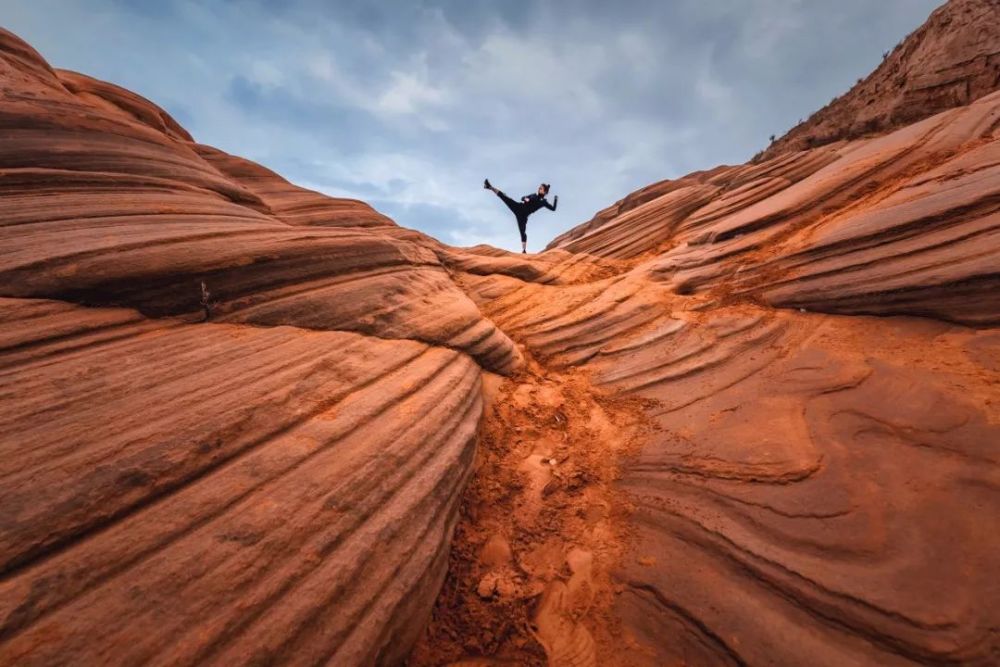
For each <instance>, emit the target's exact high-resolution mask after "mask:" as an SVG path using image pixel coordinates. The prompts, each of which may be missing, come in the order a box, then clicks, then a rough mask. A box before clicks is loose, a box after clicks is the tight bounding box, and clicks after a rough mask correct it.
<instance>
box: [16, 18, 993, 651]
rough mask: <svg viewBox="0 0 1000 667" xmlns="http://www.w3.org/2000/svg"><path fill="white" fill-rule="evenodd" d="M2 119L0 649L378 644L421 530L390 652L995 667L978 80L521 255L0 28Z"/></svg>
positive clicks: (982, 117)
mask: <svg viewBox="0 0 1000 667" xmlns="http://www.w3.org/2000/svg"><path fill="white" fill-rule="evenodd" d="M974 4H975V3H971V2H956V3H954V5H955V6H956V7H964V6H970V7H971V6H973V5H974ZM976 6H986V7H991V6H992V5H990V4H989V3H986V4H984V3H982V2H980V3H978V5H976ZM984 25H985V27H984V28H983V34H984V37H983V40H985V42H989V40H991V39H993V37H992V35H993V34H994V33H995V31H996V28H997V26H1000V22H994V23H991V24H984ZM991 28H992V31H993V32H990V29H991ZM935 30H940V28H937V29H935ZM987 33H988V34H987ZM921 34H924V33H921ZM935 34H936V33H935V32H934V31H932V32H931V33H930V35H929V36H928V35H924V37H923V38H922V39H924V41H925V42H926V43H928V44H932V43H935V42H934V39H936V38H935V37H934V35H935ZM904 50H905V49H904ZM0 134H2V137H3V141H2V142H0V240H2V247H3V249H4V250H3V253H2V254H0V321H2V322H3V327H2V328H0V395H2V396H3V400H2V403H0V405H2V412H0V426H2V427H3V428H2V430H0V434H2V435H0V507H3V510H4V511H3V512H2V514H0V663H3V664H29V665H30V664H39V665H42V664H44V665H49V664H105V663H109V662H113V663H126V664H220V665H230V664H258V663H261V664H262V663H277V662H280V663H288V664H320V663H327V664H338V665H340V664H345V665H352V664H394V663H399V662H400V661H402V660H403V659H404V658H405V657H406V655H407V652H408V650H409V648H410V646H411V645H413V643H414V641H415V640H416V639H417V636H418V635H419V634H420V633H421V630H422V628H423V627H424V626H425V624H426V621H427V619H428V617H429V615H430V610H431V608H432V605H433V603H434V598H435V596H436V595H437V592H438V591H439V590H440V588H441V583H442V581H443V580H444V577H445V571H446V569H447V566H448V558H449V553H448V548H449V544H450V540H451V536H452V532H453V529H454V528H455V525H456V521H458V520H459V517H461V520H462V521H463V522H464V523H463V524H462V530H461V531H460V533H459V534H460V535H461V536H462V538H461V540H460V549H459V550H458V553H457V554H455V555H453V556H452V558H457V559H458V560H457V561H453V563H452V566H453V567H452V573H453V579H452V580H451V581H449V583H448V585H447V586H446V587H445V590H446V591H449V592H450V594H451V595H452V597H450V598H448V599H455V600H462V599H465V600H470V599H474V600H475V607H469V609H474V614H473V615H472V616H470V617H469V618H463V617H462V613H463V612H462V609H461V608H459V609H447V610H445V611H447V613H446V614H441V613H437V612H435V614H434V616H433V618H434V621H433V623H432V625H431V630H432V631H431V632H429V633H428V634H425V635H424V641H423V642H422V643H421V644H420V645H419V649H418V652H417V653H416V654H414V658H413V659H414V660H416V661H417V662H416V664H434V660H435V656H436V655H438V654H437V653H435V650H436V647H435V646H433V645H428V637H431V638H433V637H443V638H446V639H445V640H442V641H445V642H446V643H447V645H448V651H449V652H450V653H449V655H451V657H453V658H459V657H466V658H470V659H473V658H474V659H480V658H482V657H483V655H482V654H483V653H489V654H490V656H489V657H495V658H498V659H504V658H516V657H518V656H526V657H527V659H529V664H530V663H531V662H532V661H538V660H540V659H541V658H540V656H542V655H543V654H545V652H546V651H547V655H548V659H549V660H550V661H551V662H553V663H560V664H579V665H587V664H597V663H599V662H600V663H614V662H616V661H617V662H621V663H622V664H649V665H662V664H677V663H683V664H698V665H702V664H704V665H717V664H719V665H721V664H737V665H739V664H787V665H799V664H810V665H813V664H815V665H847V664H859V665H861V664H887V665H892V664H972V665H988V664H996V663H997V662H998V661H1000V644H998V640H997V628H1000V616H998V613H1000V612H998V605H997V604H996V600H998V599H1000V588H998V583H997V581H996V578H995V577H994V576H993V574H994V573H995V572H996V571H998V569H1000V556H998V554H1000V541H998V536H997V534H996V531H995V530H992V526H993V524H994V523H995V518H996V516H997V515H998V514H1000V465H998V464H1000V461H998V451H997V443H998V442H1000V412H998V406H1000V330H998V329H997V325H998V324H1000V302H998V300H997V293H998V292H997V287H998V276H1000V273H998V272H1000V269H998V267H1000V238H998V215H1000V208H998V207H1000V170H998V165H1000V153H998V152H997V150H998V146H1000V96H998V94H997V93H993V94H986V95H984V96H981V97H979V99H978V100H977V101H975V102H974V103H971V104H967V105H965V106H961V107H959V108H955V109H950V110H947V111H944V112H942V113H939V114H937V115H934V116H931V117H927V118H925V119H924V120H922V121H920V122H918V123H914V124H911V125H908V126H905V127H901V128H899V129H896V130H895V131H894V132H892V133H891V134H885V135H883V136H880V137H869V138H864V139H858V140H854V141H850V142H845V141H838V142H834V143H831V144H829V145H826V146H823V147H819V148H813V149H809V150H804V151H798V152H789V153H786V154H781V155H778V156H776V157H774V159H769V160H764V161H760V162H757V163H752V164H747V165H743V166H738V167H720V168H717V169H714V170H711V171H707V172H701V173H698V174H692V175H691V176H688V177H685V178H683V179H678V180H674V181H662V182H660V183H656V184H653V185H651V186H649V187H647V188H644V189H642V190H640V191H638V192H636V193H633V194H632V195H629V196H628V197H626V198H624V199H623V200H622V201H621V202H618V203H617V204H615V205H613V206H611V207H609V208H607V209H605V210H604V211H601V212H600V213H598V215H597V216H595V218H594V219H593V220H591V221H590V222H588V223H586V224H584V225H581V226H580V227H578V228H576V229H574V230H571V231H569V232H567V233H566V234H565V235H563V236H562V237H560V238H559V239H557V240H556V241H555V245H556V246H557V247H556V248H555V249H552V250H550V251H548V252H546V253H543V254H541V255H538V256H527V257H526V256H522V255H511V254H510V253H506V252H503V251H499V250H496V249H491V248H485V247H477V248H470V249H456V248H449V247H446V246H444V245H442V244H440V243H438V242H436V241H433V240H432V239H428V238H427V237H424V236H423V235H421V234H419V233H417V232H413V231H411V230H406V229H402V228H399V227H397V226H395V225H394V224H393V223H392V222H391V221H389V220H387V219H386V218H384V217H383V216H381V215H379V214H378V213H376V212H374V211H373V210H372V209H370V208H369V207H367V206H366V205H364V204H362V203H360V202H352V201H345V200H334V199H330V198H326V197H324V196H322V195H320V194H318V193H313V192H309V191H306V190H302V189H301V188H297V187H296V186H294V185H291V184H290V183H287V181H285V180H284V179H282V178H281V177H280V176H277V175H276V174H274V173H272V172H270V171H268V170H266V169H264V168H262V167H260V166H258V165H254V164H253V163H250V162H248V161H246V160H243V159H241V158H237V157H234V156H230V155H227V154H225V153H222V152H220V151H217V150H215V149H213V148H210V147H207V146H203V145H200V144H196V143H194V142H193V141H192V140H191V137H190V136H189V135H187V133H186V132H185V131H184V130H183V128H180V127H179V126H178V125H177V124H176V123H175V122H174V121H173V120H172V119H170V117H169V116H168V115H167V114H166V113H165V112H164V111H163V110H162V109H159V108H158V107H156V106H155V105H153V104H152V103H150V102H148V101H146V100H144V99H142V98H140V97H138V96H136V95H134V94H132V93H129V92H128V91H123V90H121V89H119V88H117V87H115V86H112V85H110V84H105V83H102V82H98V81H94V80H92V79H89V78H87V77H84V76H82V75H78V74H74V73H68V72H57V71H54V70H52V69H51V68H50V67H49V66H48V65H47V64H46V63H45V61H44V60H43V59H42V58H41V57H40V56H39V55H38V54H37V53H35V52H34V51H33V50H32V49H31V48H30V47H28V46H27V45H26V44H24V43H23V42H21V41H20V40H18V39H17V38H16V37H14V36H13V35H10V34H9V33H5V32H0ZM202 283H204V284H205V285H206V287H207V289H208V290H209V291H210V292H211V296H210V297H209V299H208V301H207V303H202V301H203V298H202V291H201V285H202ZM206 309H207V311H208V312H209V314H210V316H211V317H210V321H208V322H204V321H201V320H202V319H204V317H205V316H204V314H203V310H206ZM802 311H809V312H802ZM871 315H882V316H888V315H892V316H893V317H872V316H871ZM514 341H517V344H515V342H514ZM519 346H523V347H524V348H525V349H527V350H528V351H529V352H530V355H529V356H530V357H531V358H532V359H533V361H532V362H531V364H530V365H529V366H528V367H527V369H526V370H525V369H524V367H523V360H522V355H521V352H519V350H518V348H519ZM483 371H492V372H499V373H503V374H508V375H510V376H511V378H510V379H509V380H507V381H506V382H505V383H504V384H503V385H502V388H501V389H500V391H499V394H498V395H499V396H501V397H502V398H503V399H505V400H506V402H505V403H503V404H502V405H499V406H498V407H496V408H495V409H491V411H490V412H489V415H491V416H490V417H489V419H493V420H496V419H502V422H503V423H497V422H496V421H493V422H489V423H488V424H487V426H486V428H485V430H484V432H485V433H486V434H487V435H488V436H489V437H487V438H485V439H483V440H482V442H481V444H482V445H483V446H484V451H483V452H482V457H481V458H482V460H483V461H484V462H485V463H483V464H482V465H483V467H481V468H480V471H484V470H485V471H490V470H493V471H496V472H497V474H498V475H499V476H500V478H499V479H484V478H482V477H477V479H476V482H475V484H473V487H472V488H473V490H474V491H475V492H476V493H474V494H473V495H472V496H466V497H465V500H464V501H463V500H462V489H463V487H464V484H465V481H466V480H467V479H468V477H469V475H470V474H471V473H472V470H473V458H474V457H473V454H474V447H475V443H476V440H477V434H478V433H479V430H478V429H479V428H480V420H481V416H482V413H483V400H482V398H481V392H480V386H481V383H482V382H481V380H482V378H483V377H487V378H490V380H489V383H492V382H493V376H492V375H491V374H489V373H486V374H484V373H483ZM591 404H593V405H597V406H605V407H604V408H602V409H601V410H598V409H591V407H590V406H591ZM616 419H617V420H618V421H619V422H620V423H615V420H616ZM623 433H628V434H630V435H629V436H628V439H629V442H628V443H627V446H625V444H626V443H623V442H619V440H623V439H625V436H622V435H621V434H623ZM539 434H541V435H539ZM616 434H618V435H616ZM583 439H585V440H586V442H582V440H583ZM605 441H607V447H602V446H601V445H602V443H603V442H605ZM626 452H629V453H631V454H628V455H626ZM522 457H526V458H524V460H523V461H520V462H518V460H519V459H520V458H522ZM615 479H618V480H619V483H618V484H617V485H616V484H614V483H613V482H614V480H615ZM505 485H506V486H505ZM507 487H509V488H507ZM476 494H478V495H476ZM477 498H478V499H480V501H482V502H480V504H479V505H478V506H477V504H476V499H477ZM626 498H627V499H626ZM463 502H464V504H463ZM484 502H488V503H489V507H483V506H482V505H483V503H484ZM460 508H461V511H460ZM630 509H631V510H632V512H631V514H630V515H628V510H630ZM626 515H627V519H626V518H624V517H626ZM536 519H537V521H536ZM477 521H487V522H489V521H492V524H491V525H480V524H477ZM581 545H583V547H581ZM462 559H467V560H462ZM615 564H616V565H615ZM612 566H615V569H614V570H613V571H612V569H611V567H612ZM491 568H492V569H491ZM484 572H486V574H487V576H485V577H484V576H483V573H484ZM462 573H472V574H470V575H469V576H472V575H473V574H474V575H476V578H474V579H469V580H466V579H464V578H462V577H464V576H466V575H465V574H462ZM501 575H502V576H501ZM455 577H457V579H456V578H455ZM539 595H541V598H539V597H538V596H539ZM511 596H513V597H511ZM518 596H520V597H518ZM515 598H516V599H515ZM539 599H540V600H542V604H540V605H534V602H533V601H536V600H539ZM445 602H447V600H446V601H445ZM497 605H500V606H497ZM504 605H509V606H504ZM533 605H534V606H533ZM498 609H500V610H501V611H502V612H503V613H497V610H498ZM507 609H511V610H513V611H514V612H516V614H515V620H516V623H512V622H511V620H510V619H511V616H510V615H509V614H507V613H506V610H507ZM438 611H441V609H440V607H439V608H438ZM532 613H534V614H535V616H534V617H533V618H531V614H532ZM479 619H485V620H484V621H483V623H479V622H478V621H479ZM489 619H492V620H489ZM505 619H506V620H505ZM494 624H495V625H494ZM455 628H459V629H461V631H462V632H473V633H477V635H476V636H475V637H470V638H468V639H465V638H463V637H462V636H461V634H460V633H459V634H457V633H456V632H455V631H454V630H455ZM532 628H535V629H534V630H532ZM532 632H534V633H535V635H536V636H534V637H533V636H531V633H532ZM532 642H534V643H532ZM421 661H423V662H421Z"/></svg>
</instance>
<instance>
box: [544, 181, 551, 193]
mask: <svg viewBox="0 0 1000 667" xmlns="http://www.w3.org/2000/svg"><path fill="white" fill-rule="evenodd" d="M542 187H543V188H545V194H549V188H551V187H552V186H551V185H549V184H548V183H542Z"/></svg>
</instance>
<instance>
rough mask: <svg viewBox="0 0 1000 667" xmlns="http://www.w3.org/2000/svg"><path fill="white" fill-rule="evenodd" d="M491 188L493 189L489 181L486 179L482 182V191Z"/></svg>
mask: <svg viewBox="0 0 1000 667" xmlns="http://www.w3.org/2000/svg"><path fill="white" fill-rule="evenodd" d="M491 187H493V186H492V185H490V179H488V178H487V179H484V180H483V190H489V189H490V188H491Z"/></svg>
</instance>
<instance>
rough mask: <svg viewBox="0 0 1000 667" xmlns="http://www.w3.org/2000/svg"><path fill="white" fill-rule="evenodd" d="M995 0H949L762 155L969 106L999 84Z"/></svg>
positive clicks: (877, 131) (868, 132) (999, 41)
mask: <svg viewBox="0 0 1000 667" xmlns="http://www.w3.org/2000/svg"><path fill="white" fill-rule="evenodd" d="M998 14H1000V2H997V0H951V1H950V2H947V3H945V4H944V5H942V6H941V7H939V8H938V9H937V10H935V11H934V13H932V14H931V15H930V18H928V19H927V21H926V22H925V23H924V25H922V26H921V27H920V28H918V29H917V30H915V31H914V32H913V33H912V34H910V35H909V36H908V37H907V38H906V39H903V40H900V42H899V43H898V44H897V45H896V47H895V48H893V49H892V50H891V51H886V52H885V54H884V55H883V58H882V63H881V64H880V65H879V67H878V68H876V69H875V71H874V72H872V73H871V74H870V75H869V76H867V77H866V78H864V79H859V80H858V82H857V84H856V85H855V86H854V87H852V88H851V90H849V91H848V92H847V93H845V94H843V95H841V96H840V97H837V98H835V99H834V100H833V101H832V102H831V103H830V104H828V105H827V106H825V107H824V108H823V109H821V110H820V111H817V112H816V113H815V114H813V115H812V116H810V117H809V119H808V120H806V121H805V122H802V123H799V124H798V125H796V126H795V127H794V128H792V129H791V130H790V131H789V132H788V133H787V134H786V135H785V136H783V137H781V138H780V139H778V140H777V141H775V142H773V143H772V144H771V145H770V146H769V147H768V148H767V150H765V151H764V152H763V153H762V154H761V155H760V156H759V158H758V160H767V159H770V158H773V157H777V156H778V155H782V154H784V153H789V152H794V151H800V150H804V149H807V148H816V147H818V146H822V145H825V144H829V143H832V142H837V141H842V140H845V139H848V140H849V139H856V138H859V137H863V136H869V135H873V134H881V133H885V132H886V131H887V130H891V129H895V128H898V127H902V126H904V125H908V124H910V123H913V122H916V121H918V120H923V119H924V118H927V117H928V116H932V115H934V114H936V113H939V112H941V111H944V110H945V109H951V108H954V107H960V106H965V105H967V104H970V103H971V102H974V101H975V100H977V99H979V98H980V97H983V96H984V95H988V94H989V93H991V92H993V91H994V90H996V89H997V87H998V86H1000V35H998V34H997V31H996V29H995V28H994V27H993V24H995V23H996V20H997V15H998Z"/></svg>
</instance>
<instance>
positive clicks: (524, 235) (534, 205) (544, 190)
mask: <svg viewBox="0 0 1000 667" xmlns="http://www.w3.org/2000/svg"><path fill="white" fill-rule="evenodd" d="M483 187H484V188H485V189H487V190H492V191H493V192H494V193H496V196H497V197H500V199H502V200H503V203H504V204H507V208H509V209H510V210H511V211H512V212H513V213H514V217H515V218H517V228H518V230H519V231H520V232H521V252H522V253H526V252H528V231H527V228H528V216H529V215H531V214H532V213H534V212H535V211H537V210H538V209H540V208H541V207H543V206H544V207H545V208H547V209H549V210H550V211H554V210H556V206H558V205H559V195H556V196H555V198H554V199H553V200H552V203H551V204H550V203H549V202H548V200H547V199H546V198H545V195H547V194H549V184H548V183H542V184H541V185H539V186H538V192H535V193H532V194H530V195H525V196H523V197H521V201H514V200H513V199H511V198H510V197H508V196H507V195H505V194H504V193H503V192H501V191H500V190H499V189H497V188H495V187H493V186H492V185H490V179H488V178H487V179H486V180H484V181H483Z"/></svg>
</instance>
